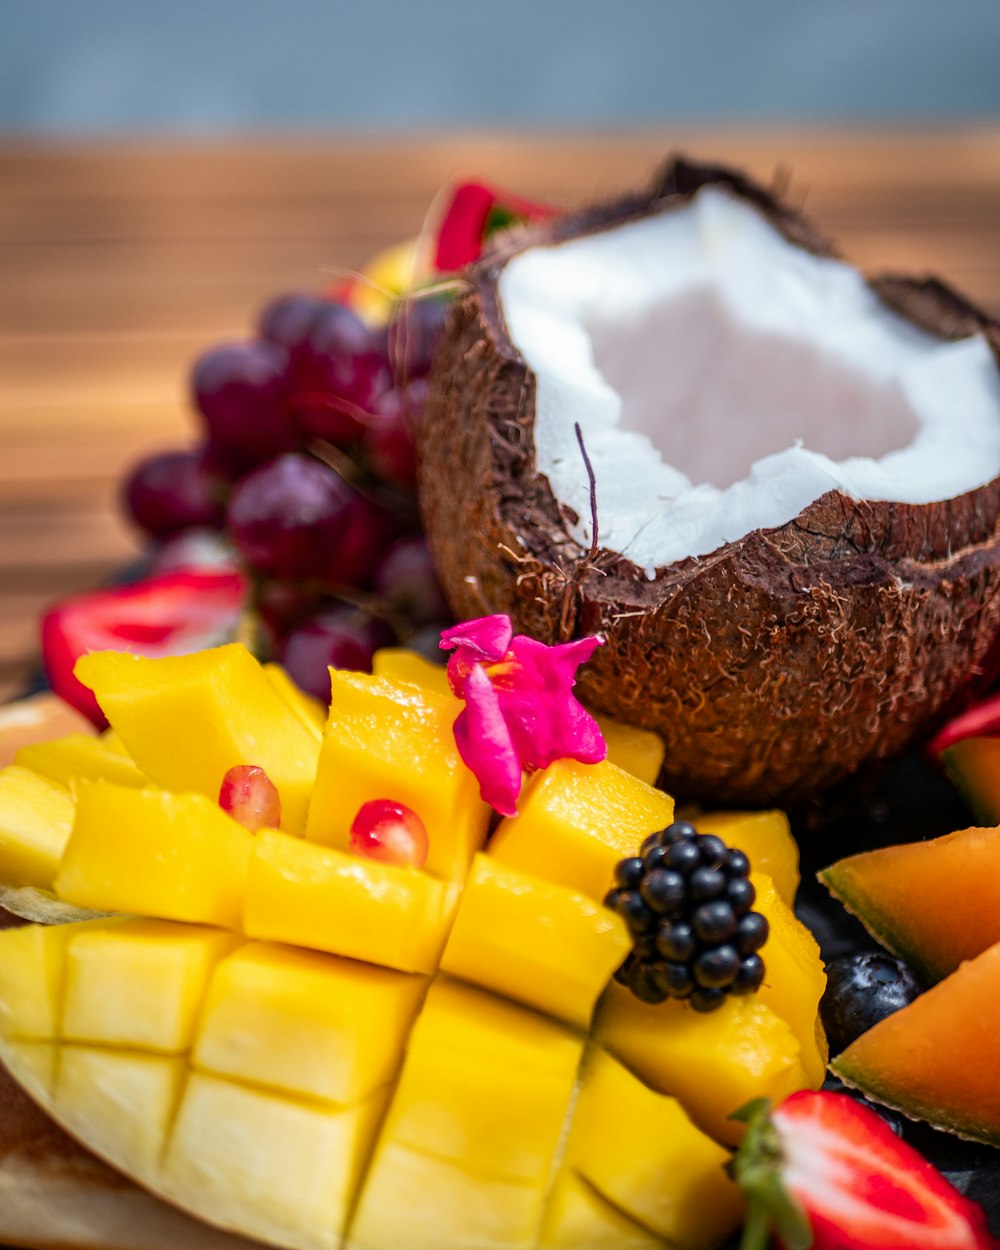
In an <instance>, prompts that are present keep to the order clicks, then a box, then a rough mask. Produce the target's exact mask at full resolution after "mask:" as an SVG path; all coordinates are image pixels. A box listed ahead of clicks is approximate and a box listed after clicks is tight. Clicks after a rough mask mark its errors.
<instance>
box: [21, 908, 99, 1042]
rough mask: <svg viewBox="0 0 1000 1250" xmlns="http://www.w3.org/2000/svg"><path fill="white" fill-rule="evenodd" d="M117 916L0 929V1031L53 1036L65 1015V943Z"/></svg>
mask: <svg viewBox="0 0 1000 1250" xmlns="http://www.w3.org/2000/svg"><path fill="white" fill-rule="evenodd" d="M115 923H116V922H115V921H107V920H87V921H83V922H82V923H79V924H59V925H41V924H28V925H22V926H21V927H20V928H17V929H3V930H0V1034H2V1035H4V1036H9V1037H22V1038H34V1039H37V1040H39V1041H52V1040H53V1039H55V1038H57V1037H58V1036H59V1028H60V1023H61V1018H62V998H63V984H64V980H65V971H66V945H67V943H68V942H69V941H70V939H71V938H73V937H74V936H75V935H76V934H77V933H84V932H88V931H89V930H91V929H106V928H108V927H111V926H113V925H114V924H115Z"/></svg>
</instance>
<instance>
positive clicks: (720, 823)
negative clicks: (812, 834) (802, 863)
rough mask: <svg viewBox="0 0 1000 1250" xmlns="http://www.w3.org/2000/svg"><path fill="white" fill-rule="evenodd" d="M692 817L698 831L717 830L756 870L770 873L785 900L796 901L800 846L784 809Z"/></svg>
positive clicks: (695, 814)
mask: <svg viewBox="0 0 1000 1250" xmlns="http://www.w3.org/2000/svg"><path fill="white" fill-rule="evenodd" d="M691 820H692V821H693V822H694V824H695V825H696V826H697V828H698V830H699V832H701V833H714V834H717V835H718V836H719V837H720V838H721V839H722V840H723V842H725V843H726V845H727V846H731V847H735V848H736V849H738V850H741V851H742V852H743V853H744V854H745V855H747V856H748V857H749V859H750V864H751V866H752V867H753V869H754V871H755V872H761V873H764V874H765V875H766V876H768V877H770V879H771V881H772V882H773V883H774V888H775V889H776V890H777V891H778V895H779V896H780V897H781V898H782V899H784V901H785V903H786V904H787V905H788V906H789V907H791V906H792V905H793V904H794V902H795V894H796V891H797V890H798V888H799V848H798V843H797V842H796V841H795V839H794V838H793V837H792V831H791V827H790V826H789V823H788V817H787V816H786V815H785V813H784V812H779V811H777V810H774V809H772V810H770V811H763V812H695V813H692V815H691Z"/></svg>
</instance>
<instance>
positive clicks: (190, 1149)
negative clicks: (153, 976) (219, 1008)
mask: <svg viewBox="0 0 1000 1250" xmlns="http://www.w3.org/2000/svg"><path fill="white" fill-rule="evenodd" d="M384 1106H385V1095H384V1093H382V1092H379V1093H376V1094H373V1095H372V1096H371V1097H370V1098H368V1099H366V1100H365V1101H364V1102H361V1103H357V1104H355V1105H353V1106H350V1107H334V1106H332V1105H329V1104H326V1105H323V1104H318V1103H310V1102H305V1101H302V1100H300V1099H296V1098H290V1097H288V1096H287V1095H282V1094H275V1093H268V1092H265V1091H264V1090H257V1089H250V1088H248V1087H247V1086H244V1085H237V1084H234V1083H233V1082H230V1081H223V1080H219V1079H218V1078H216V1077H213V1076H206V1075H204V1074H202V1073H198V1072H196V1073H194V1074H192V1076H191V1078H190V1080H189V1081H188V1084H187V1088H186V1090H185V1092H184V1095H183V1097H182V1099H181V1105H180V1109H179V1111H178V1113H177V1119H176V1121H175V1124H174V1128H173V1132H172V1134H171V1137H170V1142H169V1144H168V1146H167V1150H166V1154H165V1156H164V1163H163V1171H162V1186H163V1190H164V1191H165V1192H166V1194H167V1196H171V1195H176V1196H177V1197H178V1199H179V1200H180V1201H181V1202H182V1203H184V1204H186V1205H188V1206H190V1205H191V1203H192V1199H193V1198H194V1197H196V1196H199V1195H206V1196H209V1197H210V1201H209V1199H208V1197H203V1198H202V1202H203V1203H204V1205H205V1206H206V1207H208V1208H209V1209H210V1210H211V1213H212V1221H213V1223H218V1224H219V1225H221V1226H222V1227H223V1228H228V1229H231V1230H232V1231H234V1232H238V1233H244V1234H246V1235H247V1236H250V1237H254V1238H257V1239H259V1240H261V1241H269V1242H273V1243H274V1244H275V1245H281V1246H287V1245H292V1246H295V1247H297V1250H338V1248H339V1246H340V1240H341V1234H342V1233H343V1231H344V1225H345V1224H346V1221H347V1214H348V1212H349V1210H350V1209H351V1204H352V1202H353V1199H354V1195H355V1193H356V1191H357V1188H358V1185H359V1183H360V1180H361V1174H362V1169H363V1167H364V1164H365V1162H366V1160H367V1159H368V1156H369V1153H370V1151H371V1145H372V1138H373V1136H374V1133H375V1130H376V1127H377V1125H378V1122H379V1117H380V1115H381V1113H382V1110H383V1108H384Z"/></svg>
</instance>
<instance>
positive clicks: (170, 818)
mask: <svg viewBox="0 0 1000 1250" xmlns="http://www.w3.org/2000/svg"><path fill="white" fill-rule="evenodd" d="M252 846H253V838H252V836H251V835H250V834H249V833H248V832H247V830H246V829H244V828H243V826H242V825H240V824H237V822H236V821H235V820H233V819H232V818H231V817H230V816H227V815H226V813H225V812H223V811H222V809H221V808H220V807H219V805H218V804H217V803H213V802H211V800H209V799H207V798H205V797H204V796H203V795H201V794H167V793H165V792H163V791H160V790H133V789H130V788H126V787H124V786H113V785H110V784H109V783H108V782H104V781H91V782H86V783H83V784H81V786H80V794H79V797H78V798H77V809H76V822H75V824H74V826H73V832H72V834H71V836H70V839H69V842H68V843H67V844H66V850H65V852H64V854H63V859H62V864H61V865H60V868H59V874H58V876H57V877H56V893H57V894H58V895H59V897H60V898H61V899H63V900H64V901H65V902H67V903H75V904H76V905H77V906H79V907H91V908H94V909H95V910H97V911H121V912H132V913H138V914H140V915H145V916H155V917H157V918H159V919H163V920H188V921H192V922H195V923H200V924H210V925H221V926H222V927H224V928H227V929H238V928H239V927H240V923H241V920H242V913H243V894H244V889H245V884H246V874H247V865H248V863H249V859H250V852H251V848H252Z"/></svg>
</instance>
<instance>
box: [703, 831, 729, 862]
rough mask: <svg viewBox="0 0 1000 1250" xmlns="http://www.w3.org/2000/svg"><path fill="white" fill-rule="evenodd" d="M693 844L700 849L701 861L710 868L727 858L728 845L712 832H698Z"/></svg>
mask: <svg viewBox="0 0 1000 1250" xmlns="http://www.w3.org/2000/svg"><path fill="white" fill-rule="evenodd" d="M695 845H696V846H697V847H698V849H699V850H700V851H701V857H702V862H703V863H705V864H708V865H710V866H711V867H712V868H715V867H718V866H719V865H720V864H724V863H725V862H726V860H727V859H728V858H729V847H728V846H726V844H725V842H723V840H722V839H721V838H717V837H716V836H715V834H714V833H699V834H698V836H697V838H696V839H695Z"/></svg>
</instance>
